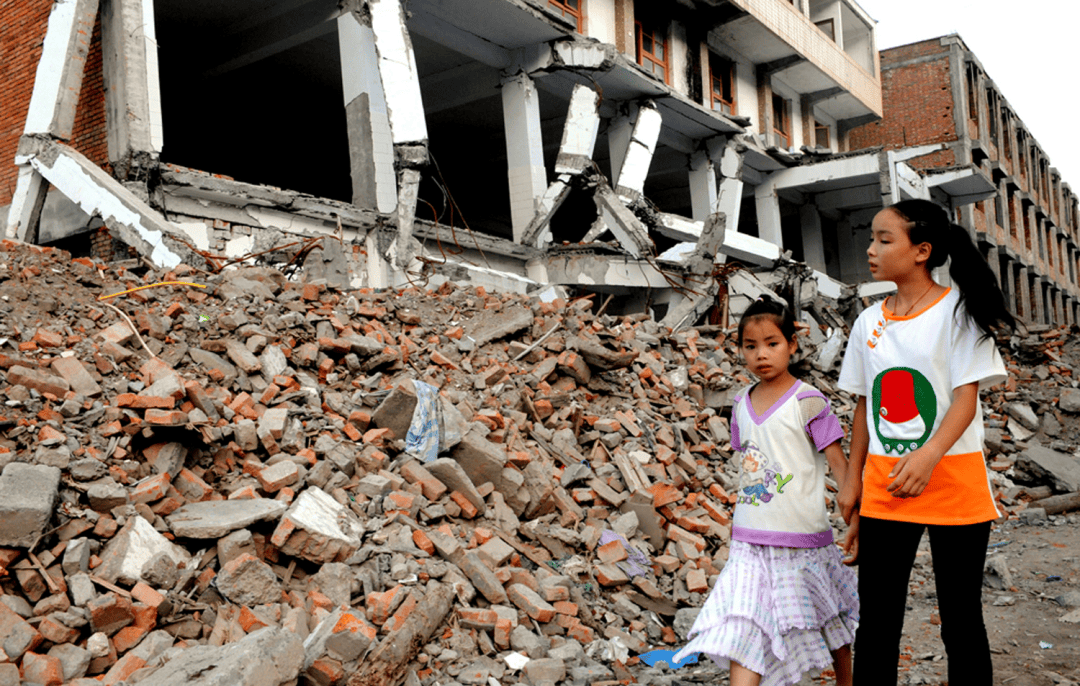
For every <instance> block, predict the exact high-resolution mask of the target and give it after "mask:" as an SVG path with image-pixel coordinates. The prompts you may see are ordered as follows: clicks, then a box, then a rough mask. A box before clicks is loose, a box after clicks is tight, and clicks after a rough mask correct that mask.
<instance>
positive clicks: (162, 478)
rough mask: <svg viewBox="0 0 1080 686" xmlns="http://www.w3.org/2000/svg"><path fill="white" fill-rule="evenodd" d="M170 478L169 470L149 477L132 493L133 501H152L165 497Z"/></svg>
mask: <svg viewBox="0 0 1080 686" xmlns="http://www.w3.org/2000/svg"><path fill="white" fill-rule="evenodd" d="M169 485H170V480H169V474H168V472H162V473H161V474H156V475H154V476H151V477H149V478H148V479H146V480H145V481H143V482H142V483H140V484H139V485H138V486H136V487H135V491H134V492H133V493H132V494H131V502H132V503H152V502H154V501H155V500H161V499H162V498H164V497H165V491H167V490H168V489H169Z"/></svg>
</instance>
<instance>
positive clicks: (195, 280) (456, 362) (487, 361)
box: [0, 242, 1080, 686]
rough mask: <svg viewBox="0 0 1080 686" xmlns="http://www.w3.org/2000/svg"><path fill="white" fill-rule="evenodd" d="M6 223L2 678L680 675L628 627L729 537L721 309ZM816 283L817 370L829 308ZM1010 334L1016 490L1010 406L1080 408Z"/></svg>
mask: <svg viewBox="0 0 1080 686" xmlns="http://www.w3.org/2000/svg"><path fill="white" fill-rule="evenodd" d="M0 247H2V248H3V250H2V252H0V312H2V317H0V351H2V352H0V367H2V369H3V379H4V383H3V384H2V385H0V390H2V392H3V394H4V398H5V406H4V408H3V410H2V415H3V416H0V464H2V465H3V472H2V474H0V570H2V572H3V577H2V578H0V589H2V590H3V595H0V648H2V649H3V655H0V686H2V685H5V684H9V683H11V684H18V683H20V679H21V680H22V681H21V683H33V684H43V685H46V686H52V685H55V684H72V685H73V686H87V685H89V684H101V683H104V684H120V683H125V684H155V685H160V684H174V683H175V684H180V683H185V684H239V685H246V684H252V685H254V684H260V685H261V684H292V683H296V680H299V683H306V684H318V685H320V686H325V685H329V684H349V685H351V686H360V685H364V686H367V685H372V686H374V685H375V684H378V685H380V686H383V685H386V684H397V683H406V684H409V685H410V686H418V685H420V684H424V685H427V684H434V683H439V684H443V685H447V684H455V683H456V684H496V685H497V684H515V683H521V684H532V685H534V686H540V685H542V684H543V685H551V686H555V685H561V684H574V685H579V684H580V685H584V684H612V685H614V684H617V683H626V682H627V681H628V680H629V681H633V680H635V679H636V680H637V681H638V682H640V683H654V684H659V683H671V680H672V678H673V677H672V674H673V673H672V672H670V671H668V670H666V669H665V668H664V666H663V665H661V666H659V667H652V668H648V669H647V668H646V665H645V662H646V661H643V660H641V659H640V658H639V656H640V655H642V654H647V653H648V652H649V651H651V650H653V649H654V648H658V647H664V646H670V647H675V646H677V645H678V644H680V643H682V642H683V641H684V640H685V637H686V632H687V631H688V629H689V628H690V625H691V624H692V621H693V617H694V612H695V611H696V610H695V608H696V607H697V606H700V605H701V604H702V603H703V602H704V599H705V596H706V594H707V592H708V589H709V588H710V587H711V585H712V582H713V581H714V579H715V577H716V575H717V574H718V573H719V571H720V570H721V569H722V568H723V565H724V562H725V560H726V557H727V550H728V542H729V538H730V517H731V508H732V506H733V504H734V502H735V500H736V497H735V491H736V483H735V477H736V476H737V472H738V465H736V464H734V462H733V461H732V460H731V459H730V458H731V446H730V435H729V432H728V429H729V426H728V419H727V415H728V414H729V410H730V402H731V396H732V394H733V393H734V392H735V391H736V390H737V389H738V388H740V387H741V386H743V385H745V384H746V383H748V382H749V378H748V376H747V375H746V374H745V372H744V371H743V369H742V367H741V366H740V365H739V363H738V361H737V355H736V350H735V343H734V340H733V336H732V332H731V330H730V329H728V330H725V329H722V328H720V327H716V326H700V327H691V328H686V329H683V330H680V331H679V332H677V333H674V334H673V333H671V332H670V331H669V330H667V329H663V328H662V327H660V325H658V324H657V323H655V322H654V321H652V320H650V319H649V318H648V317H646V316H643V315H642V316H620V317H615V316H610V315H605V314H603V313H602V310H603V304H602V303H597V302H595V301H594V300H593V298H591V297H589V298H582V299H577V300H572V301H567V300H565V299H559V298H555V299H552V300H551V301H550V302H544V301H542V300H538V299H535V298H534V299H530V298H525V297H522V296H516V295H496V294H491V293H486V292H484V290H483V289H481V288H474V287H463V286H462V287H459V286H456V285H454V284H452V283H445V284H443V285H441V286H440V287H439V288H438V289H437V290H435V291H423V290H421V289H419V288H411V289H406V290H404V291H400V292H392V293H391V292H385V293H374V292H370V291H356V292H337V291H334V290H332V289H327V288H326V287H325V285H324V284H321V283H320V282H317V281H316V282H309V283H296V282H291V281H287V280H286V279H285V277H284V276H282V274H281V273H280V272H278V271H276V270H274V269H271V268H267V267H243V268H240V269H235V270H231V271H227V272H224V273H222V274H218V275H213V276H207V275H205V274H202V273H199V272H196V271H193V270H191V269H188V268H186V267H184V266H183V265H181V266H180V267H178V268H176V269H175V270H174V271H172V272H169V273H158V272H153V271H147V270H146V268H145V267H144V266H143V265H142V264H141V263H139V262H137V261H134V260H131V261H128V262H122V263H115V264H113V265H111V266H109V267H106V266H105V265H102V264H98V263H94V262H92V261H90V260H85V259H75V260H72V259H70V256H68V255H67V254H66V253H63V252H60V251H54V250H48V249H40V248H36V247H31V246H25V245H22V244H15V243H11V242H4V243H3V244H2V245H0ZM200 286H201V287H200ZM118 293H122V295H116V296H115V297H109V298H107V299H104V300H100V298H102V297H105V296H112V295H114V294H118ZM811 309H812V310H813V312H814V314H815V315H816V316H817V319H818V320H829V321H835V322H838V324H837V327H836V328H830V329H826V330H825V331H815V330H813V329H812V328H811V330H810V331H809V335H807V336H805V338H807V339H808V340H807V348H808V349H811V348H813V349H815V350H817V351H819V352H815V353H814V355H812V356H808V357H807V358H805V359H804V361H803V363H802V364H803V367H804V370H805V372H806V374H807V375H808V377H809V378H808V380H811V381H813V382H816V383H817V385H819V386H820V387H822V388H823V389H825V390H828V388H829V387H830V386H831V385H832V384H831V383H830V382H829V378H828V377H827V376H826V374H827V373H829V372H830V370H832V369H834V368H835V364H834V360H833V357H835V354H836V347H837V343H836V342H837V340H838V339H839V338H841V337H842V333H843V332H842V330H841V329H842V323H843V319H842V318H841V317H839V316H838V315H836V313H835V312H832V311H830V310H829V308H828V307H826V306H824V305H822V304H821V302H820V301H819V302H818V303H817V304H816V305H815V306H814V307H813V308H811ZM121 313H125V314H121ZM821 328H823V329H824V328H825V327H824V326H823V327H821ZM133 329H134V330H133ZM1054 333H1055V332H1051V331H1046V332H1042V334H1041V335H1042V338H1041V339H1040V341H1042V342H1041V343H1040V345H1043V346H1044V347H1043V354H1046V355H1050V354H1053V355H1063V354H1065V353H1066V352H1067V349H1065V348H1063V347H1062V346H1060V345H1057V346H1056V345H1055V341H1057V340H1061V341H1064V340H1065V338H1064V337H1063V336H1059V337H1058V338H1054V336H1053V335H1047V334H1054ZM1034 335H1039V334H1034ZM814 338H817V339H818V340H819V341H820V342H821V343H820V345H819V346H817V347H816V348H814V346H813V345H812V340H813V339H814ZM1026 340H1027V339H1025V341H1026ZM825 343H828V345H826V344H825ZM1069 352H1075V351H1069ZM826 355H827V356H828V362H827V364H824V365H823V364H821V359H820V358H821V357H822V356H826ZM1010 365H1011V366H1012V367H1013V370H1014V377H1013V379H1011V380H1010V386H1008V387H1006V388H1005V389H1004V390H1000V391H995V392H993V393H991V394H990V399H991V405H992V406H993V408H995V409H994V410H993V411H992V414H991V416H990V422H991V424H992V425H993V424H994V422H997V424H996V425H995V426H996V428H995V429H994V430H993V431H992V432H991V435H990V436H989V437H988V445H991V446H992V451H993V453H994V455H995V463H994V464H995V465H998V466H1000V465H1006V466H1005V468H1004V469H1001V470H998V471H995V472H994V474H995V479H996V480H998V483H999V485H1001V486H1002V487H1003V489H1005V490H1003V491H1002V493H1001V496H1002V498H1003V502H1005V503H1012V504H1015V506H1016V507H1017V508H1019V509H1022V508H1023V504H1024V501H1025V498H1030V495H1031V494H1030V492H1028V491H1024V490H1023V489H1024V485H1023V482H1021V481H1020V477H1021V470H1026V471H1024V474H1027V475H1030V478H1031V480H1032V481H1031V482H1030V483H1031V484H1032V485H1035V483H1036V482H1041V481H1044V480H1045V479H1046V476H1045V474H1043V473H1041V472H1037V471H1036V470H1034V468H1032V467H1028V466H1027V463H1026V462H1022V461H1021V459H1020V457H1019V456H1021V455H1024V454H1027V453H1030V452H1031V451H1032V450H1033V449H1034V448H1036V447H1038V446H1036V445H1035V444H1034V443H1033V442H1028V443H1025V442H1024V440H1025V439H1030V437H1028V436H1026V435H1023V436H1022V435H1020V434H1018V433H1013V431H1014V428H1013V426H1014V423H1016V422H1020V424H1019V425H1018V426H1027V425H1030V424H1032V423H1033V421H1034V422H1035V423H1036V426H1037V427H1038V431H1039V432H1040V434H1046V435H1051V434H1050V432H1049V429H1050V428H1052V427H1049V426H1048V424H1049V422H1050V420H1049V417H1050V416H1056V415H1055V414H1054V413H1055V412H1076V411H1077V410H1080V408H1077V407H1075V406H1074V405H1073V404H1072V403H1074V402H1075V394H1073V393H1069V392H1068V391H1070V390H1071V391H1075V378H1076V377H1075V375H1074V374H1073V372H1072V369H1074V368H1073V367H1070V366H1069V365H1067V364H1066V363H1064V362H1061V363H1057V362H1055V364H1054V365H1053V366H1051V365H1049V364H1047V365H1043V366H1040V367H1036V368H1035V370H1034V372H1032V374H1042V373H1043V371H1040V370H1045V372H1046V374H1047V376H1046V378H1047V379H1053V380H1056V381H1059V382H1060V384H1059V385H1060V387H1061V390H1060V394H1059V396H1058V397H1057V398H1056V399H1055V400H1053V401H1052V404H1051V399H1050V398H1039V399H1038V401H1036V396H1035V395H1034V394H1035V393H1036V390H1035V389H1036V387H1035V386H1032V385H1026V384H1025V383H1024V374H1026V373H1027V372H1026V371H1024V370H1021V368H1019V367H1016V366H1015V362H1014V361H1010ZM1039 388H1042V387H1039ZM832 397H833V401H834V407H835V409H836V410H837V411H838V413H839V414H840V415H841V417H847V418H848V421H849V422H850V416H851V414H852V413H853V410H854V404H853V403H852V400H851V398H850V397H847V396H846V395H843V394H833V396H832ZM1070 398H1071V399H1070ZM1044 402H1045V403H1046V405H1045V407H1044V406H1043V403H1044ZM1025 404H1026V405H1027V406H1028V411H1029V412H1031V414H1032V415H1033V416H1034V420H1032V417H1030V416H1028V415H1027V414H1025V413H1023V412H1021V408H1016V409H1014V406H1023V405H1025ZM1070 408H1072V409H1070ZM1040 415H1041V417H1040ZM1018 416H1019V417H1022V418H1018ZM1029 420H1030V421H1029ZM1025 422H1026V423H1025ZM994 431H996V433H994ZM1029 431H1034V429H1029ZM1058 440H1062V441H1067V440H1075V437H1073V438H1071V439H1070V438H1068V437H1066V436H1064V434H1062V437H1061V438H1060V439H1058ZM1074 447H1075V446H1071V445H1069V446H1066V445H1056V444H1050V445H1048V446H1047V447H1046V448H1044V449H1045V450H1047V451H1048V452H1054V453H1055V454H1058V453H1059V452H1060V450H1061V449H1063V448H1069V449H1072V448H1074ZM1044 462H1045V461H1040V462H1038V464H1043V463H1044ZM1073 463H1074V464H1075V459H1073ZM995 469H997V467H995ZM1049 472H1051V473H1056V472H1053V470H1049ZM1013 478H1016V479H1017V481H1016V482H1015V483H1014V482H1013V481H1011V479H1013ZM828 483H829V493H828V494H827V498H828V499H829V500H830V507H831V509H832V511H833V513H834V514H833V521H834V522H835V525H836V526H838V527H839V526H842V520H840V519H839V517H838V515H837V514H836V513H835V512H836V510H835V498H834V495H833V494H834V493H835V483H833V482H832V481H831V480H829V482H828ZM1017 484H1020V485H1017ZM1040 485H1041V484H1040ZM1066 485H1068V483H1067V482H1062V483H1061V484H1057V483H1056V482H1055V483H1054V484H1053V485H1051V487H1052V488H1053V489H1055V490H1057V491H1061V490H1062V488H1061V486H1066ZM1014 488H1015V489H1020V490H1017V491H1016V492H1015V493H1013V492H1011V491H1010V490H1007V489H1014ZM1048 490H1049V489H1048ZM1071 490H1073V491H1075V490H1077V489H1076V488H1075V487H1072V488H1071ZM1047 495H1049V493H1048V494H1047ZM836 535H837V537H840V536H841V535H842V534H841V532H840V531H839V530H837V532H836ZM650 661H651V660H650Z"/></svg>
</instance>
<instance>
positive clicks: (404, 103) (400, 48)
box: [368, 0, 428, 144]
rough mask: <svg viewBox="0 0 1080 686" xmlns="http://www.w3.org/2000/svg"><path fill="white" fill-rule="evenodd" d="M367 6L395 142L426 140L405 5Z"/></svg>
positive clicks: (384, 0) (380, 1) (376, 1)
mask: <svg viewBox="0 0 1080 686" xmlns="http://www.w3.org/2000/svg"><path fill="white" fill-rule="evenodd" d="M368 7H369V9H370V11H371V30H372V31H374V32H375V44H376V47H377V48H378V52H379V73H380V74H381V75H382V83H383V90H384V91H385V93H386V106H387V108H388V110H389V112H390V128H391V129H392V130H393V136H394V143H395V144H399V143H421V142H426V141H427V137H428V133H427V120H426V119H425V117H424V102H423V99H422V98H421V97H420V75H419V72H417V70H416V56H415V55H414V54H413V49H412V41H411V40H410V39H409V29H408V27H407V26H406V25H405V9H404V7H402V3H401V2H400V0H370V1H369V3H368Z"/></svg>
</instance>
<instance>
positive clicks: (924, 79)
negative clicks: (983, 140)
mask: <svg viewBox="0 0 1080 686" xmlns="http://www.w3.org/2000/svg"><path fill="white" fill-rule="evenodd" d="M934 55H938V57H937V58H936V59H929V60H926V61H920V62H915V63H912V64H903V63H904V62H906V61H908V60H911V59H916V58H919V57H928V56H934ZM896 65H899V66H896ZM950 78H951V74H950V69H949V55H948V51H947V50H946V49H945V48H944V47H943V46H942V45H941V44H940V43H939V42H938V41H937V39H935V40H933V41H923V42H922V43H915V44H913V45H905V46H903V47H900V48H894V49H892V50H886V51H884V52H882V53H881V87H882V99H883V101H884V108H885V115H884V117H883V118H882V119H881V120H880V121H876V122H873V123H871V124H867V125H865V126H861V127H859V128H857V129H854V130H853V131H852V132H851V134H850V138H849V142H850V146H851V149H852V150H858V149H861V148H868V147H872V146H876V145H882V146H885V147H886V148H888V149H895V148H903V147H906V146H912V145H924V144H927V143H948V142H953V141H956V140H957V132H956V126H955V124H954V122H953V106H954V103H953V100H952V86H951V81H950ZM911 164H912V166H914V167H918V168H924V169H925V168H930V167H940V166H948V165H952V164H955V155H954V154H953V153H952V151H951V150H949V151H943V152H940V153H935V154H934V155H928V156H926V157H923V158H919V159H915V160H912V161H911Z"/></svg>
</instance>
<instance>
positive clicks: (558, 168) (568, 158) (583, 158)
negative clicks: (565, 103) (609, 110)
mask: <svg viewBox="0 0 1080 686" xmlns="http://www.w3.org/2000/svg"><path fill="white" fill-rule="evenodd" d="M599 106H600V94H599V93H597V92H596V91H594V90H593V89H591V88H589V87H588V86H583V85H581V84H580V83H579V84H577V85H575V86H574V90H573V92H572V93H571V94H570V107H569V108H568V109H567V112H566V124H565V126H563V137H562V143H561V144H560V145H559V156H558V157H557V158H555V173H556V174H580V173H581V172H582V171H584V170H585V168H586V167H589V166H591V165H592V161H593V160H592V157H593V150H594V149H595V148H596V136H597V134H598V133H599V131H600V113H599V112H598V111H597V108H598V107H599Z"/></svg>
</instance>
